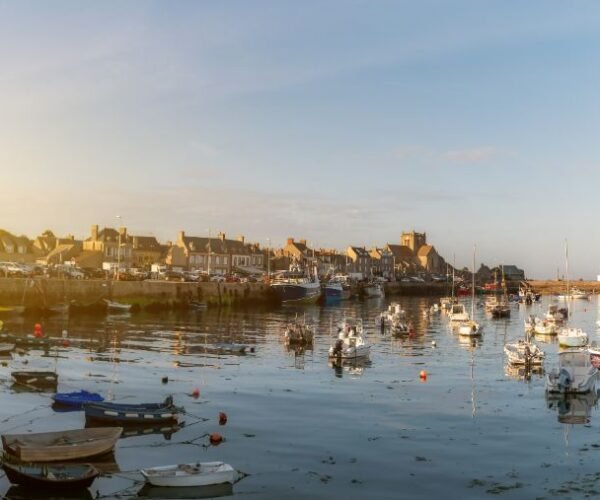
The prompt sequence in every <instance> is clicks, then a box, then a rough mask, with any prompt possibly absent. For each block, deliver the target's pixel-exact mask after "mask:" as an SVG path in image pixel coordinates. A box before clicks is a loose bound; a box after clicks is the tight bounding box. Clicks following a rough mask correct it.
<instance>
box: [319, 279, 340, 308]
mask: <svg viewBox="0 0 600 500" xmlns="http://www.w3.org/2000/svg"><path fill="white" fill-rule="evenodd" d="M323 295H324V297H325V302H326V303H335V302H338V301H340V300H342V299H343V298H344V287H343V285H342V283H341V282H340V281H337V280H334V279H332V280H329V281H328V282H327V283H324V284H323Z"/></svg>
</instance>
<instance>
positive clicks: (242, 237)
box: [237, 234, 246, 245]
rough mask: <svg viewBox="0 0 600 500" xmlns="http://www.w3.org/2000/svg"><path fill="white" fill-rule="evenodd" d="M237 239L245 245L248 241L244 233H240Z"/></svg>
mask: <svg viewBox="0 0 600 500" xmlns="http://www.w3.org/2000/svg"><path fill="white" fill-rule="evenodd" d="M237 240H238V241H240V242H241V243H242V245H243V244H244V243H245V242H246V238H244V235H243V234H240V235H239V236H238V237H237Z"/></svg>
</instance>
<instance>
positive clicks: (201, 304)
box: [189, 300, 208, 311]
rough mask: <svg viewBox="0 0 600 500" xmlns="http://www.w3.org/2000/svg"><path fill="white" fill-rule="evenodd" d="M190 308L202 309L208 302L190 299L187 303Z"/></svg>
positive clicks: (206, 307)
mask: <svg viewBox="0 0 600 500" xmlns="http://www.w3.org/2000/svg"><path fill="white" fill-rule="evenodd" d="M189 306H190V309H193V310H195V311H204V310H206V309H208V304H207V303H206V302H198V301H197V300H192V301H191V302H190V303H189Z"/></svg>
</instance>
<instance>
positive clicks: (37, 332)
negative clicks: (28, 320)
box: [33, 323, 44, 338]
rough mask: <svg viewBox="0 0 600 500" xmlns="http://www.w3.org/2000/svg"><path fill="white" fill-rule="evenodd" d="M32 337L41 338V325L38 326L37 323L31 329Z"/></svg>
mask: <svg viewBox="0 0 600 500" xmlns="http://www.w3.org/2000/svg"><path fill="white" fill-rule="evenodd" d="M33 336H34V337H36V338H41V337H43V336H44V332H43V330H42V325H40V324H39V323H36V324H35V326H34V327H33Z"/></svg>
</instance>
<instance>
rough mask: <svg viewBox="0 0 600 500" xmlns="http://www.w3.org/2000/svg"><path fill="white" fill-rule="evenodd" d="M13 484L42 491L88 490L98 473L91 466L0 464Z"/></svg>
mask: <svg viewBox="0 0 600 500" xmlns="http://www.w3.org/2000/svg"><path fill="white" fill-rule="evenodd" d="M2 467H3V468H4V471H5V472H6V477H8V480H9V481H10V482H11V483H13V484H19V485H21V486H24V487H26V488H35V489H44V490H52V491H56V490H69V491H72V490H77V489H83V488H89V487H90V486H91V484H92V483H93V482H94V479H96V477H98V475H99V474H100V471H98V469H96V468H95V467H94V466H93V465H89V464H73V465H48V464H29V465H24V464H11V463H9V462H4V463H3V464H2Z"/></svg>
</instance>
